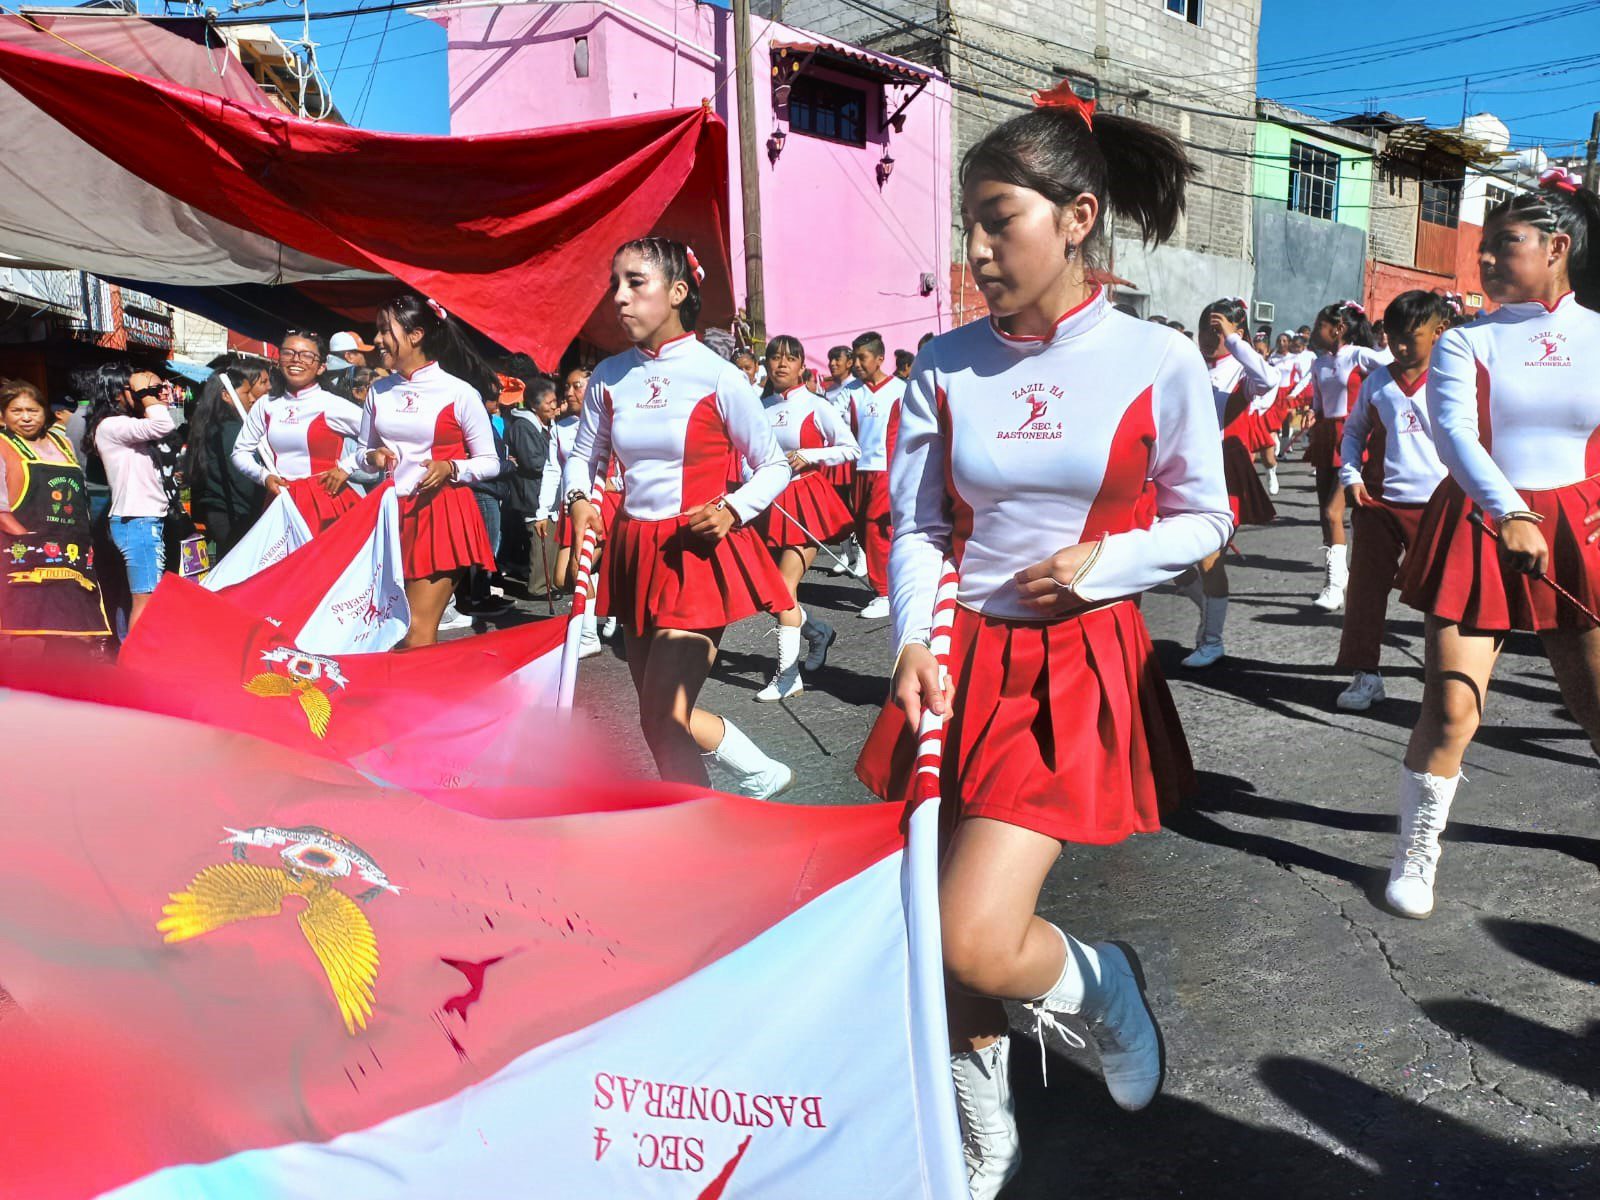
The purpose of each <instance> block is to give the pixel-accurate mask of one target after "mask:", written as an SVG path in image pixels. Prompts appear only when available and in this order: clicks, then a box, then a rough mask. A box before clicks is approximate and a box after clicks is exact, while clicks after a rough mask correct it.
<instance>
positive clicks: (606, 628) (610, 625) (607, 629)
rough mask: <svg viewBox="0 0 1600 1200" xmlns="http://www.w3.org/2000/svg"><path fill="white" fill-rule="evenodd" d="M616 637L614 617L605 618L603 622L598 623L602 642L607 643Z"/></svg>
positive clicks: (615, 620)
mask: <svg viewBox="0 0 1600 1200" xmlns="http://www.w3.org/2000/svg"><path fill="white" fill-rule="evenodd" d="M616 636H617V619H616V618H615V617H607V618H606V619H605V620H604V621H602V622H601V623H600V637H601V639H602V640H604V641H608V642H609V641H610V640H611V639H612V638H614V637H616Z"/></svg>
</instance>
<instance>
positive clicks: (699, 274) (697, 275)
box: [683, 246, 706, 283]
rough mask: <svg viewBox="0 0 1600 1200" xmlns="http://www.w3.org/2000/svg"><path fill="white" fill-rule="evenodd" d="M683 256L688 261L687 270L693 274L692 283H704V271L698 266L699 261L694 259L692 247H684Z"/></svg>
mask: <svg viewBox="0 0 1600 1200" xmlns="http://www.w3.org/2000/svg"><path fill="white" fill-rule="evenodd" d="M683 254H684V257H685V258H687V259H688V260H689V270H691V271H693V272H694V281H695V282H696V283H704V282H705V281H706V269H705V268H704V267H702V266H701V265H700V260H699V259H698V258H697V257H695V253H694V247H693V246H685V247H684V248H683Z"/></svg>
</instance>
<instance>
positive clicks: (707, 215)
mask: <svg viewBox="0 0 1600 1200" xmlns="http://www.w3.org/2000/svg"><path fill="white" fill-rule="evenodd" d="M0 79H4V80H5V82H7V83H9V84H10V85H11V86H12V87H13V88H15V89H16V91H17V92H18V93H19V94H21V95H22V96H24V97H26V98H27V99H28V100H29V101H31V102H32V103H33V104H34V105H36V106H37V107H38V108H39V109H40V110H42V111H43V112H44V113H45V114H47V115H48V116H49V117H50V118H52V119H54V120H55V121H56V122H58V123H59V124H60V125H62V126H63V127H65V128H66V129H68V130H70V131H71V132H72V133H73V134H75V135H76V136H77V137H78V138H80V139H81V140H82V141H83V142H85V143H86V144H88V145H89V146H91V147H93V148H94V149H95V150H97V151H98V152H99V153H100V154H103V155H105V156H106V157H107V158H110V159H112V160H113V161H114V162H116V163H117V164H118V165H120V166H122V167H123V168H124V169H126V170H128V171H130V172H132V173H133V174H135V175H137V176H139V177H140V178H141V179H143V180H145V181H146V182H148V183H150V184H151V185H152V186H154V187H157V188H159V189H160V190H161V191H163V192H166V193H167V194H169V195H171V196H174V197H176V198H177V199H179V200H181V201H183V202H184V203H185V204H188V205H190V206H192V207H194V208H196V209H198V210H200V211H202V212H204V213H207V214H209V215H211V216H213V217H216V218H218V219H220V220H224V221H227V222H228V223H230V224H232V225H234V226H237V227H239V228H241V229H244V230H247V231H250V232H253V233H257V234H259V235H262V236H264V237H268V238H272V239H274V240H276V241H279V242H281V243H283V244H284V245H286V246H289V247H292V248H293V249H295V250H297V251H300V252H302V253H304V254H307V255H311V256H314V257H316V258H321V259H326V260H328V261H330V262H333V263H340V264H344V265H346V266H348V267H355V268H360V269H367V270H379V271H385V272H388V273H390V274H392V275H394V276H395V277H396V278H398V279H400V280H403V281H404V282H405V283H407V284H410V285H411V286H412V287H415V288H417V289H418V290H419V291H421V292H423V293H424V294H426V295H428V296H431V297H432V298H434V299H435V300H438V301H439V302H440V303H441V304H443V305H444V306H445V307H446V308H448V309H450V310H451V311H452V312H454V313H455V314H456V315H458V316H460V317H461V318H462V319H464V320H466V321H467V322H469V323H470V324H472V325H474V326H476V327H477V328H478V329H480V330H481V331H483V332H484V333H486V334H488V335H489V336H490V337H492V338H494V339H495V340H496V341H498V342H500V343H502V344H503V345H506V346H508V347H511V348H515V349H519V350H525V351H527V352H528V353H530V354H532V355H533V357H534V358H535V359H536V360H538V361H539V362H540V363H542V364H545V365H550V364H551V363H553V361H554V360H555V359H556V358H558V357H559V356H560V354H561V353H562V351H563V350H565V349H566V347H567V345H568V343H569V342H571V340H572V339H573V338H574V337H575V336H577V335H578V334H579V333H580V332H582V333H584V334H585V335H586V336H588V337H590V338H591V339H592V340H595V341H597V342H599V343H601V344H603V345H604V344H617V343H618V342H619V341H620V333H619V331H618V330H617V328H616V325H615V322H614V321H613V320H612V319H611V317H610V313H609V312H608V311H605V310H604V309H603V308H600V309H597V306H600V305H601V302H602V300H603V298H604V295H605V291H606V287H607V282H608V277H609V265H610V256H611V253H612V251H613V250H615V249H616V247H617V246H618V245H619V244H620V243H622V242H624V241H626V240H628V239H630V238H634V237H640V236H643V235H645V234H648V233H659V234H664V235H666V236H672V237H677V238H679V239H681V240H684V241H687V242H689V243H690V244H691V245H693V246H694V247H695V249H696V251H697V253H698V254H699V256H700V258H701V261H702V264H703V265H704V266H705V268H706V280H705V284H704V301H705V314H706V319H707V320H708V321H709V322H713V323H715V322H721V321H726V320H728V319H730V318H731V317H732V314H733V291H732V273H731V269H730V265H729V255H728V219H727V211H726V206H725V197H726V195H727V130H726V127H725V126H724V125H723V124H722V122H721V121H720V120H719V119H718V118H717V117H716V116H715V115H714V114H712V113H711V112H709V111H708V110H706V109H705V108H703V107H700V108H693V109H678V110H673V111H670V112H660V113H649V114H644V115H641V116H633V117H622V118H618V119H615V120H607V121H600V122H595V123H593V124H588V125H569V126H561V127H558V128H553V129H542V130H537V131H531V132H523V133H512V134H492V135H485V136H478V137H460V138H457V137H418V136H409V135H400V134H383V133H373V132H370V131H367V130H361V129H351V128H347V127H343V126H333V125H323V124H318V123H317V122H314V121H305V120H300V119H297V118H294V117H289V116H284V115H282V114H278V113H274V112H269V111H266V110H264V109H261V108H257V107H253V106H247V105H243V104H239V103H237V102H235V101H233V100H230V99H227V98H224V97H221V96H216V95H211V94H207V93H205V92H201V91H196V90H194V89H191V88H187V87H183V86H180V85H178V84H175V83H171V82H166V81H162V80H156V79H150V78H146V77H144V76H139V75H134V74H131V73H128V72H126V71H123V70H121V69H118V68H112V67H106V66H101V65H99V64H97V63H93V62H85V61H80V60H76V59H72V58H68V57H64V56H62V55H58V54H52V53H46V52H42V51H38V50H34V49H29V48H26V47H23V46H18V45H8V44H5V43H0ZM56 199H57V201H58V202H60V203H64V204H68V205H71V204H73V203H74V197H73V196H72V195H67V196H60V197H57V198H56ZM82 216H83V218H84V219H85V220H87V221H90V222H92V221H93V219H94V214H93V213H92V212H86V213H83V214H82ZM64 265H69V264H64ZM219 282H222V281H219Z"/></svg>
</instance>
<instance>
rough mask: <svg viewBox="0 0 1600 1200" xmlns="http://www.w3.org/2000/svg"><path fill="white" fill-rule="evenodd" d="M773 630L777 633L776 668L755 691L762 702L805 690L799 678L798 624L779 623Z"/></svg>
mask: <svg viewBox="0 0 1600 1200" xmlns="http://www.w3.org/2000/svg"><path fill="white" fill-rule="evenodd" d="M774 632H775V633H777V635H778V669H777V671H776V672H775V673H774V674H773V676H772V681H771V682H770V683H768V684H767V686H766V687H764V688H762V689H761V690H760V691H759V692H757V693H756V699H757V700H760V701H761V702H762V703H768V702H770V701H773V700H787V699H788V698H789V697H790V696H798V695H800V694H801V693H803V692H804V691H805V690H806V685H805V682H804V681H803V680H802V679H801V678H800V626H798V625H779V626H778V627H777V629H776V630H774Z"/></svg>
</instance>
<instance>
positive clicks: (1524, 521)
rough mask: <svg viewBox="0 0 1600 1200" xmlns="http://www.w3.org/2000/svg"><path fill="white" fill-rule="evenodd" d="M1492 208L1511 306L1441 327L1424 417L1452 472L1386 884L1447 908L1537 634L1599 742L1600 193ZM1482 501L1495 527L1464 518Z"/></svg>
mask: <svg viewBox="0 0 1600 1200" xmlns="http://www.w3.org/2000/svg"><path fill="white" fill-rule="evenodd" d="M1540 182H1541V183H1542V184H1543V187H1542V188H1541V190H1540V191H1537V192H1524V193H1520V194H1518V195H1516V196H1513V197H1512V198H1511V199H1510V200H1508V201H1506V202H1504V203H1502V204H1500V205H1497V206H1496V207H1495V208H1494V209H1492V210H1491V211H1490V213H1489V215H1488V217H1487V219H1486V220H1485V221H1484V225H1483V241H1482V244H1481V245H1480V246H1479V249H1478V266H1479V270H1480V272H1481V274H1482V278H1483V290H1484V293H1485V294H1486V295H1487V296H1488V297H1489V298H1490V299H1492V300H1494V301H1496V302H1497V303H1498V304H1500V305H1501V307H1500V308H1498V309H1496V310H1495V311H1494V312H1493V313H1490V314H1488V315H1486V316H1481V317H1479V318H1478V319H1477V320H1476V321H1474V322H1472V324H1470V325H1463V326H1460V327H1458V328H1455V329H1450V330H1448V331H1446V332H1445V334H1444V335H1443V336H1442V337H1441V338H1440V339H1439V344H1438V345H1437V346H1436V347H1435V348H1434V351H1433V358H1432V361H1431V363H1430V365H1429V368H1428V414H1429V416H1430V417H1431V418H1432V420H1433V435H1434V442H1435V445H1436V446H1437V447H1438V451H1439V458H1440V460H1441V461H1442V462H1443V463H1444V465H1445V467H1446V468H1447V469H1448V470H1449V472H1450V475H1449V478H1448V479H1446V480H1445V481H1444V483H1442V484H1440V486H1439V488H1438V490H1437V491H1436V492H1435V493H1434V495H1433V498H1432V499H1431V500H1430V501H1429V502H1428V507H1427V510H1426V511H1425V512H1424V514H1423V517H1422V524H1421V528H1420V530H1419V531H1418V534H1417V540H1416V543H1415V546H1414V548H1413V549H1412V550H1411V552H1410V553H1409V554H1408V555H1407V556H1406V567H1405V577H1404V586H1403V588H1402V590H1401V599H1403V600H1404V601H1405V602H1406V603H1407V604H1409V605H1411V606H1412V607H1413V608H1418V609H1421V610H1422V611H1423V612H1424V613H1425V614H1427V616H1426V620H1425V622H1424V625H1423V630H1424V635H1425V639H1426V641H1425V646H1426V657H1425V670H1424V675H1423V692H1422V712H1421V714H1420V716H1419V717H1418V720H1417V726H1416V728H1415V729H1414V730H1412V733H1411V743H1410V745H1409V746H1408V747H1407V749H1406V756H1405V762H1404V763H1403V764H1402V767H1401V771H1400V805H1399V807H1400V840H1399V844H1398V845H1397V846H1396V847H1395V856H1394V861H1393V863H1392V864H1391V867H1390V872H1389V886H1388V891H1387V898H1388V901H1389V904H1390V905H1391V906H1392V907H1393V908H1394V910H1395V911H1396V912H1398V913H1400V914H1401V915H1402V916H1407V917H1426V916H1427V915H1428V914H1429V913H1431V912H1432V911H1433V880H1434V872H1435V870H1436V868H1437V867H1438V864H1439V835H1440V834H1441V833H1443V832H1444V828H1445V823H1446V821H1447V819H1448V818H1449V815H1450V803H1451V800H1452V799H1453V798H1454V796H1455V791H1456V785H1457V784H1459V783H1460V781H1461V760H1462V757H1463V756H1464V755H1465V753H1466V750H1467V747H1468V745H1470V744H1471V742H1472V737H1473V735H1474V734H1475V733H1476V732H1477V729H1478V723H1479V722H1480V721H1481V720H1482V716H1483V701H1484V698H1485V696H1486V695H1487V693H1488V690H1489V679H1490V676H1491V675H1492V674H1493V671H1494V666H1495V660H1496V659H1497V658H1498V657H1499V654H1500V650H1501V647H1502V646H1503V645H1504V643H1505V637H1506V634H1507V633H1508V632H1509V631H1510V630H1513V629H1521V630H1531V631H1532V632H1535V633H1537V634H1539V636H1540V638H1541V639H1542V641H1543V642H1544V649H1545V653H1546V654H1547V655H1548V656H1549V658H1550V666H1551V668H1552V670H1553V671H1554V672H1555V677H1556V682H1557V683H1558V684H1560V686H1561V695H1562V698H1563V699H1564V700H1565V701H1566V704H1567V709H1568V711H1569V712H1571V713H1572V716H1573V717H1574V718H1575V719H1576V720H1577V722H1578V724H1579V725H1581V726H1582V727H1583V730H1584V732H1585V733H1587V734H1588V735H1589V742H1590V744H1591V745H1592V746H1593V747H1594V748H1595V750H1596V752H1597V753H1600V628H1597V627H1596V626H1595V624H1594V622H1592V621H1591V620H1589V618H1588V617H1586V616H1585V615H1584V614H1583V613H1582V612H1581V611H1580V610H1579V609H1578V608H1577V607H1576V606H1574V605H1573V604H1571V603H1569V602H1568V601H1566V600H1564V599H1562V598H1560V597H1558V596H1557V595H1556V593H1555V589H1554V588H1551V587H1550V586H1548V584H1546V583H1545V582H1543V581H1541V580H1540V579H1539V578H1538V576H1541V575H1547V576H1548V578H1549V580H1550V581H1553V582H1554V583H1556V584H1558V585H1559V586H1561V587H1562V588H1564V589H1566V590H1567V591H1568V592H1570V593H1572V594H1573V595H1574V596H1575V597H1576V599H1577V600H1578V601H1579V602H1580V603H1581V604H1583V605H1585V606H1587V607H1588V608H1589V609H1590V610H1591V611H1592V610H1593V609H1595V608H1597V607H1600V544H1597V543H1596V540H1595V539H1596V536H1597V533H1600V528H1597V527H1596V522H1597V521H1600V448H1597V447H1600V314H1597V312H1596V309H1600V197H1597V196H1596V195H1595V193H1594V192H1592V191H1590V190H1589V189H1588V188H1581V187H1579V186H1578V184H1577V183H1576V182H1575V181H1574V180H1573V179H1572V177H1571V176H1570V175H1568V174H1567V173H1566V172H1565V171H1560V170H1557V171H1552V172H1547V173H1546V174H1545V176H1544V177H1542V179H1541V181H1540ZM1474 509H1476V510H1478V511H1480V512H1481V513H1482V515H1483V516H1484V517H1485V518H1487V520H1488V523H1489V525H1490V527H1492V528H1493V529H1494V530H1495V532H1496V533H1497V534H1498V542H1497V543H1495V542H1492V541H1491V540H1490V538H1489V536H1488V534H1487V533H1485V532H1484V530H1482V529H1480V528H1477V527H1476V526H1474V525H1473V524H1471V523H1470V522H1469V520H1468V517H1469V515H1470V514H1471V513H1472V512H1473V511H1474Z"/></svg>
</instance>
